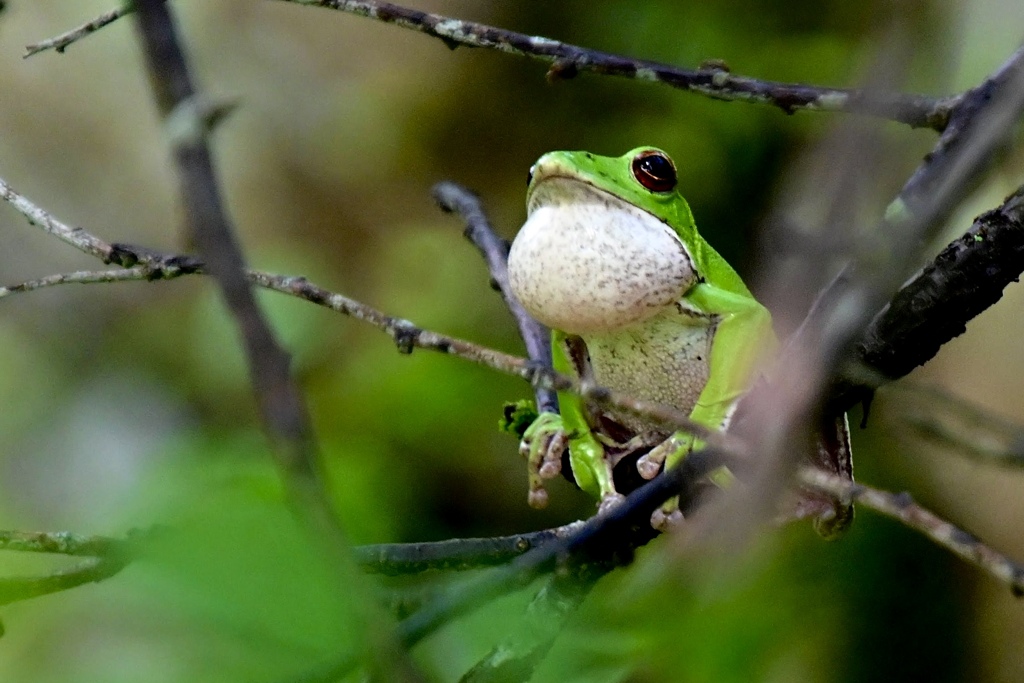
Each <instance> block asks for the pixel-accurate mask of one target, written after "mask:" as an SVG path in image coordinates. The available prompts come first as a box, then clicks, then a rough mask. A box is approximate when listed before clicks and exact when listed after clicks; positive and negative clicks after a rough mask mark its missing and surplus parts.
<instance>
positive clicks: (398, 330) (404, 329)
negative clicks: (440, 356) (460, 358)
mask: <svg viewBox="0 0 1024 683" xmlns="http://www.w3.org/2000/svg"><path fill="white" fill-rule="evenodd" d="M422 332H423V330H421V329H420V328H419V327H416V325H414V324H413V323H412V322H411V321H409V320H396V321H395V323H394V325H393V326H392V328H391V338H392V339H393V340H394V341H395V346H397V347H398V352H399V353H401V354H404V355H409V354H411V353H412V350H413V349H414V348H415V347H416V341H417V340H418V339H419V336H420V334H422ZM444 350H445V351H447V349H444Z"/></svg>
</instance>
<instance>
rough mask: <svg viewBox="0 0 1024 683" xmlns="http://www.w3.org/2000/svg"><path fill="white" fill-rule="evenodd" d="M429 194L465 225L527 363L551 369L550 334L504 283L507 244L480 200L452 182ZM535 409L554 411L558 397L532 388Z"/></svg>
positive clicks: (548, 390)
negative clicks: (513, 323)
mask: <svg viewBox="0 0 1024 683" xmlns="http://www.w3.org/2000/svg"><path fill="white" fill-rule="evenodd" d="M432 194H433V195H434V199H435V200H436V201H437V203H438V204H439V205H440V206H441V208H442V209H444V210H445V211H448V212H453V211H454V212H457V213H458V214H459V215H460V216H462V219H463V220H464V221H465V222H466V230H465V232H464V234H465V235H466V238H467V239H469V241H470V242H472V243H473V244H475V245H476V247H477V249H479V250H480V253H481V254H483V257H484V261H485V262H486V263H487V270H488V271H489V272H490V274H491V279H492V281H493V284H494V285H495V286H496V287H497V289H498V291H499V292H500V293H501V297H502V299H504V300H505V305H506V306H508V309H509V312H511V313H512V317H513V318H514V319H515V321H516V325H517V326H518V327H519V335H520V336H521V337H522V338H523V342H524V343H525V344H526V355H527V356H529V358H530V360H532V361H533V362H535V363H538V364H540V365H543V366H547V367H550V366H551V331H550V330H548V328H547V327H545V326H544V325H542V324H541V323H539V322H538V321H536V320H534V319H533V317H532V316H531V315H530V314H529V313H527V312H526V309H525V308H523V305H522V304H521V303H519V301H518V300H517V299H516V297H515V295H514V294H512V290H511V288H510V287H509V284H508V251H509V244H508V242H507V241H505V240H503V239H501V238H500V237H498V235H497V234H495V232H494V230H493V229H492V228H491V224H490V221H488V220H487V216H486V214H485V213H484V210H483V206H481V204H480V198H479V197H477V196H476V194H474V193H473V192H471V191H470V190H468V189H467V188H465V187H462V186H461V185H459V184H457V183H453V182H442V183H438V184H437V185H435V186H434V189H433V192H432ZM534 391H535V397H536V400H537V410H538V411H539V412H550V413H557V412H558V398H557V397H556V396H555V393H554V392H553V391H551V390H550V389H545V388H543V387H536V388H535V390H534Z"/></svg>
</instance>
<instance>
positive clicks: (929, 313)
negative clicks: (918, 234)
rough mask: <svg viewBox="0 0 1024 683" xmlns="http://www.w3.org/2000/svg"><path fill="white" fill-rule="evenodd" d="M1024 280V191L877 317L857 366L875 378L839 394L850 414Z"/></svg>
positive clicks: (849, 384) (846, 381)
mask: <svg viewBox="0 0 1024 683" xmlns="http://www.w3.org/2000/svg"><path fill="white" fill-rule="evenodd" d="M1021 273H1024V186H1021V187H1020V188H1019V189H1018V190H1017V191H1016V192H1015V193H1013V194H1012V195H1010V196H1009V197H1008V198H1007V199H1006V201H1005V202H1004V203H1003V205H1002V206H1000V207H999V208H997V209H993V210H992V211H988V212H986V213H984V214H982V215H981V216H979V217H978V218H977V219H976V220H975V221H974V225H972V226H971V228H970V230H968V231H967V232H966V233H964V234H963V235H962V236H961V237H958V238H957V239H956V240H954V241H953V242H952V243H951V244H949V245H948V246H947V247H946V248H945V249H943V250H942V252H941V253H940V254H939V255H938V256H936V257H935V260H934V261H932V262H931V263H929V264H928V265H927V266H925V268H924V269H923V270H922V271H921V272H920V273H919V274H918V275H917V276H916V277H914V279H913V280H911V281H910V282H909V283H907V284H906V285H904V286H903V287H902V288H901V289H900V290H899V291H898V292H897V293H896V295H895V296H894V297H893V299H892V301H891V302H890V303H889V304H888V305H887V306H886V307H885V308H884V309H882V312H881V313H880V314H879V315H878V316H877V317H875V319H874V320H873V321H872V322H871V325H870V326H869V327H868V329H867V331H866V332H865V333H864V335H863V336H862V337H861V339H860V340H859V341H858V342H857V345H856V347H855V350H854V354H855V358H856V360H857V361H858V362H859V363H861V364H863V366H865V367H867V368H870V369H871V370H872V371H873V372H874V373H877V375H876V376H875V377H872V378H867V379H866V378H865V377H864V376H863V374H862V373H859V372H858V371H857V370H856V369H854V370H853V371H852V372H851V373H849V374H847V375H846V376H845V377H843V378H842V379H841V380H840V382H839V383H838V384H837V385H836V387H835V389H834V390H833V394H832V402H833V404H834V405H835V406H836V407H839V408H841V407H850V406H852V405H853V404H855V403H857V402H858V401H859V400H862V399H863V398H864V397H865V396H866V394H867V393H868V392H869V391H870V390H871V388H872V387H873V386H877V384H880V383H882V382H884V381H888V380H892V379H896V378H899V377H903V376H904V375H906V374H908V373H909V372H910V371H911V370H913V369H914V368H916V367H918V366H920V365H923V364H924V363H926V362H927V361H929V360H931V359H932V358H933V357H934V356H935V354H936V353H938V351H939V348H940V347H942V346H943V345H944V344H945V343H946V342H948V341H949V340H951V339H954V338H955V337H957V336H959V335H961V334H963V333H964V332H965V331H966V329H967V323H968V322H969V321H971V320H972V319H974V317H975V316H977V315H978V314H980V313H981V312H983V311H985V310H987V309H988V308H990V307H991V306H992V305H994V304H995V303H996V301H998V300H999V299H1000V298H1001V297H1002V295H1003V289H1004V288H1005V287H1006V286H1007V285H1009V284H1010V283H1011V282H1015V281H1017V280H1018V279H1019V278H1020V276H1021Z"/></svg>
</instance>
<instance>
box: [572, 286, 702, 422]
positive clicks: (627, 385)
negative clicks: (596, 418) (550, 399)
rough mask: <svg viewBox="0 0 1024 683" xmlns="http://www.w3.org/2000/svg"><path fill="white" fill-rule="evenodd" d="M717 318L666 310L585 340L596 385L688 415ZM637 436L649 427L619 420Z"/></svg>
mask: <svg viewBox="0 0 1024 683" xmlns="http://www.w3.org/2000/svg"><path fill="white" fill-rule="evenodd" d="M715 322H716V318H715V317H714V316H708V315H704V314H696V313H691V312H690V311H688V310H686V309H685V308H684V307H682V306H669V307H668V308H665V309H662V312H661V313H659V314H657V315H656V316H654V317H653V318H651V319H649V320H647V321H645V322H643V323H638V324H634V325H630V326H628V327H625V328H622V329H619V330H614V331H611V332H605V333H592V334H588V335H584V336H583V341H584V342H585V343H586V345H587V350H588V351H589V353H590V364H591V367H593V369H594V379H595V380H596V381H597V383H598V384H601V385H603V386H606V387H609V388H612V389H615V390H617V391H621V392H623V393H624V394H625V395H627V396H633V397H634V398H639V399H642V400H644V401H652V402H654V403H662V404H664V405H668V406H672V407H673V408H675V409H676V410H679V411H681V412H684V413H687V414H688V413H690V411H692V410H693V407H694V405H696V403H697V399H698V398H699V397H700V392H701V390H703V389H704V385H705V384H707V381H708V375H709V369H710V364H709V359H710V356H711V342H712V340H713V338H714V332H715V327H714V326H715ZM619 419H620V420H621V421H622V422H623V424H625V426H627V427H629V428H630V429H633V430H635V431H637V432H644V431H651V427H652V425H649V424H647V423H645V422H644V421H643V420H640V419H639V418H629V417H625V416H622V417H620V418H619Z"/></svg>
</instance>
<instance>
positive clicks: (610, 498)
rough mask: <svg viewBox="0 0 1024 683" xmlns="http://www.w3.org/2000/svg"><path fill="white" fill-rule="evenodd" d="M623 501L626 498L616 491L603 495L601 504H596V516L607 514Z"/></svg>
mask: <svg viewBox="0 0 1024 683" xmlns="http://www.w3.org/2000/svg"><path fill="white" fill-rule="evenodd" d="M624 500H626V497H625V496H624V495H622V494H621V493H619V492H618V491H610V492H608V493H606V494H604V495H603V496H602V497H601V502H600V503H598V504H597V514H598V515H604V514H607V513H608V512H610V511H611V510H612V509H613V508H615V507H616V506H617V505H618V504H619V503H621V502H622V501H624Z"/></svg>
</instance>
